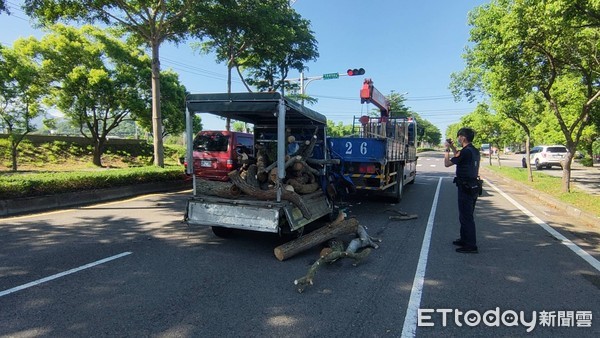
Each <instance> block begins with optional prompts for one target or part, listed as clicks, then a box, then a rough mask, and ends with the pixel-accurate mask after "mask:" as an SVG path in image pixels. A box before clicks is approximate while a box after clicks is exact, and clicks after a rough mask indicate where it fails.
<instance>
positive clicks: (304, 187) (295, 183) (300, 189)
mask: <svg viewBox="0 0 600 338" xmlns="http://www.w3.org/2000/svg"><path fill="white" fill-rule="evenodd" d="M287 184H289V185H291V186H292V187H294V191H295V192H297V193H299V194H301V195H305V194H310V193H313V192H315V191H317V189H319V184H318V183H302V182H300V181H299V180H297V179H289V180H287Z"/></svg>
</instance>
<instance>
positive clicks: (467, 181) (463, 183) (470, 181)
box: [452, 176, 483, 196]
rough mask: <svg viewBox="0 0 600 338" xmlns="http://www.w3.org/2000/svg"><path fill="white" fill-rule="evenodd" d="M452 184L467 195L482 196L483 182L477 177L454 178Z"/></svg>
mask: <svg viewBox="0 0 600 338" xmlns="http://www.w3.org/2000/svg"><path fill="white" fill-rule="evenodd" d="M452 182H453V183H456V186H457V187H458V188H459V189H463V190H464V191H465V192H467V193H473V194H478V195H479V196H481V195H482V194H483V180H482V179H480V178H479V176H478V177H476V178H467V177H455V178H454V181H452Z"/></svg>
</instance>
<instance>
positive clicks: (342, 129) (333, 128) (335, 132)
mask: <svg viewBox="0 0 600 338" xmlns="http://www.w3.org/2000/svg"><path fill="white" fill-rule="evenodd" d="M348 135H352V125H344V124H343V123H342V122H341V121H340V122H338V123H337V124H336V123H335V122H333V121H331V120H327V136H330V137H343V136H348Z"/></svg>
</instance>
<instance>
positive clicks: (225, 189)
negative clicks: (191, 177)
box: [196, 178, 242, 198]
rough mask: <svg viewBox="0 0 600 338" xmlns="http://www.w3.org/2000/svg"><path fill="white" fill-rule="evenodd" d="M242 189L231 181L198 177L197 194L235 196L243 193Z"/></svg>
mask: <svg viewBox="0 0 600 338" xmlns="http://www.w3.org/2000/svg"><path fill="white" fill-rule="evenodd" d="M241 192H242V191H241V190H240V188H239V187H237V186H236V185H235V184H233V183H231V182H220V181H209V180H204V179H201V178H196V194H198V195H209V196H219V197H225V198H235V197H238V196H239V195H240V194H241Z"/></svg>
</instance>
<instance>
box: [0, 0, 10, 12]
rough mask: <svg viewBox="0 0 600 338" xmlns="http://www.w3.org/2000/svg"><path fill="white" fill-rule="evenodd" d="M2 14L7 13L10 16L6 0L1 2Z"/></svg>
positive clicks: (0, 0) (0, 10) (0, 9)
mask: <svg viewBox="0 0 600 338" xmlns="http://www.w3.org/2000/svg"><path fill="white" fill-rule="evenodd" d="M2 12H6V13H8V14H10V11H9V10H8V7H6V1H5V0H0V13H2Z"/></svg>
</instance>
